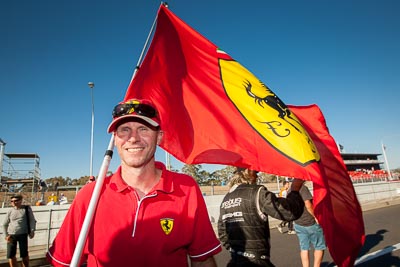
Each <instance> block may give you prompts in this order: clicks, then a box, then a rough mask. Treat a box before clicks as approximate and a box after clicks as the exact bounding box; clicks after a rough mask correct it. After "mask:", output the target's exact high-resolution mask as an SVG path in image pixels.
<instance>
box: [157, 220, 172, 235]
mask: <svg viewBox="0 0 400 267" xmlns="http://www.w3.org/2000/svg"><path fill="white" fill-rule="evenodd" d="M160 224H161V229H162V230H163V231H164V233H165V234H166V235H169V234H170V233H171V231H172V228H174V219H171V218H163V219H160Z"/></svg>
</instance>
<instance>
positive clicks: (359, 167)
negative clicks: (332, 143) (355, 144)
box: [340, 152, 389, 182]
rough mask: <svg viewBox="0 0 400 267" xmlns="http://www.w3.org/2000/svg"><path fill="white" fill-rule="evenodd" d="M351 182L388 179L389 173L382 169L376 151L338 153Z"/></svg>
mask: <svg viewBox="0 0 400 267" xmlns="http://www.w3.org/2000/svg"><path fill="white" fill-rule="evenodd" d="M340 154H341V156H342V159H343V161H344V164H345V165H346V168H347V171H348V173H349V175H350V178H351V179H352V180H353V182H362V181H367V180H380V181H382V180H388V178H389V174H388V173H387V171H386V170H383V169H382V167H381V166H382V165H383V164H384V162H383V161H381V160H379V158H378V157H379V156H381V155H382V154H378V153H343V152H341V153H340Z"/></svg>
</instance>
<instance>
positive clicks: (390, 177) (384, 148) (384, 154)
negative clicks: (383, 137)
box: [381, 141, 393, 180]
mask: <svg viewBox="0 0 400 267" xmlns="http://www.w3.org/2000/svg"><path fill="white" fill-rule="evenodd" d="M381 144H382V151H383V157H384V159H385V166H386V170H387V172H388V175H389V180H392V179H393V178H392V174H391V173H390V167H389V162H388V159H387V157H386V146H385V145H384V144H383V141H382V142H381Z"/></svg>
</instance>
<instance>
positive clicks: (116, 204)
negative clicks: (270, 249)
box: [47, 99, 222, 267]
mask: <svg viewBox="0 0 400 267" xmlns="http://www.w3.org/2000/svg"><path fill="white" fill-rule="evenodd" d="M112 115H113V120H112V122H111V124H110V125H109V127H108V132H109V133H112V134H113V135H114V137H115V140H114V142H115V146H116V148H117V150H118V154H119V157H120V160H121V163H120V166H119V167H118V169H117V170H116V172H115V173H114V174H113V175H111V176H109V177H106V178H105V181H104V185H103V188H102V191H101V195H100V198H99V201H98V204H97V208H96V211H95V214H94V217H93V220H92V225H91V228H90V230H89V233H88V237H87V240H86V245H85V247H84V249H83V252H82V258H81V263H84V262H86V264H87V266H89V267H90V266H99V267H101V266H110V267H114V266H146V267H158V266H189V262H190V265H191V266H193V267H196V266H208V267H215V266H216V262H215V259H214V255H215V254H217V253H219V252H220V251H221V250H222V248H221V243H220V241H219V240H218V238H217V237H216V234H215V232H214V230H213V228H212V225H211V222H210V219H209V216H208V212H207V208H206V205H205V202H204V198H203V195H202V193H201V191H200V188H199V186H198V185H197V183H196V181H195V180H194V179H193V178H192V177H190V176H187V175H185V174H180V173H175V172H172V171H169V170H167V169H166V167H165V166H164V164H163V163H161V162H157V161H155V157H154V155H155V152H156V148H157V145H159V144H160V142H161V140H162V137H163V130H162V124H161V120H160V117H159V114H158V112H157V110H156V109H155V107H154V105H153V104H152V103H151V102H149V101H148V100H139V99H132V100H129V101H126V102H123V103H120V104H118V105H117V106H116V107H115V108H114V110H113V114H112ZM95 184H96V181H94V182H92V183H89V184H87V185H85V186H84V187H83V188H82V189H81V190H80V191H79V192H78V194H77V196H76V198H75V199H74V201H73V203H72V205H71V207H70V209H69V212H68V214H67V216H66V218H65V219H64V222H63V224H62V226H61V228H60V230H59V232H58V234H57V236H56V238H55V240H54V242H53V244H52V246H51V248H50V249H49V251H48V254H47V258H48V260H49V262H50V263H51V264H52V265H53V266H68V265H69V263H70V262H71V259H72V256H73V252H74V248H75V246H76V242H77V239H78V235H79V232H80V229H81V225H82V223H83V219H84V217H85V214H86V211H87V208H88V204H89V201H90V197H91V194H92V192H93V189H94V186H95ZM188 259H189V260H188Z"/></svg>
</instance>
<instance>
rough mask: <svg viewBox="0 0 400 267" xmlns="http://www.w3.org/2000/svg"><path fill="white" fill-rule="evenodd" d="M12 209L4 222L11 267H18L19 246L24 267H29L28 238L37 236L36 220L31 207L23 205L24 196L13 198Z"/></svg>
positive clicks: (14, 196)
mask: <svg viewBox="0 0 400 267" xmlns="http://www.w3.org/2000/svg"><path fill="white" fill-rule="evenodd" d="M11 206H12V208H11V209H9V210H8V211H7V214H6V216H5V218H4V222H3V233H4V235H5V240H6V241H7V258H8V262H9V264H10V266H11V267H14V266H15V267H16V266H17V258H16V255H17V245H18V246H19V253H20V256H21V258H22V264H23V266H24V267H29V254H28V236H29V238H33V237H34V236H35V229H36V219H35V216H34V215H33V212H32V209H31V207H30V206H25V205H22V195H13V196H12V197H11Z"/></svg>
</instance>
